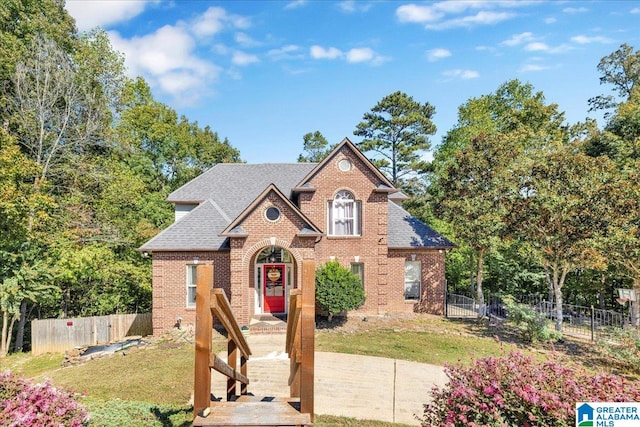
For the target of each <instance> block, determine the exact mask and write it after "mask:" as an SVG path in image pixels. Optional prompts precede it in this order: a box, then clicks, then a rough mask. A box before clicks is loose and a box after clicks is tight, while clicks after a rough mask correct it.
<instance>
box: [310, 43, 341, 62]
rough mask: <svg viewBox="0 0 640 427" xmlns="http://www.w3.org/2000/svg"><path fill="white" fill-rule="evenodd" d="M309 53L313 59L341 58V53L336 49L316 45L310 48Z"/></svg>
mask: <svg viewBox="0 0 640 427" xmlns="http://www.w3.org/2000/svg"><path fill="white" fill-rule="evenodd" d="M309 53H310V54H311V57H312V58H313V59H336V58H340V57H341V56H342V51H341V50H340V49H338V48H335V47H330V48H324V47H322V46H318V45H313V46H311V49H310V52H309Z"/></svg>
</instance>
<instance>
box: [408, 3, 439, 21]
mask: <svg viewBox="0 0 640 427" xmlns="http://www.w3.org/2000/svg"><path fill="white" fill-rule="evenodd" d="M396 16H397V17H398V19H399V20H400V22H417V23H424V22H434V21H437V20H439V19H440V18H442V17H443V16H444V13H442V12H438V11H437V10H435V9H434V7H433V6H418V5H416V4H404V5H402V6H400V7H398V8H397V9H396Z"/></svg>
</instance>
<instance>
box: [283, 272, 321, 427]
mask: <svg viewBox="0 0 640 427" xmlns="http://www.w3.org/2000/svg"><path fill="white" fill-rule="evenodd" d="M315 292H316V291H315V263H314V262H313V261H303V262H302V283H301V287H300V288H299V289H294V290H292V291H291V293H290V295H289V312H288V317H287V338H286V344H285V346H286V347H285V348H286V351H287V353H288V354H289V363H290V374H289V387H290V393H291V397H299V398H300V412H301V413H303V414H309V417H310V419H311V421H313V417H314V415H313V413H314V411H313V409H314V407H313V406H314V393H313V383H314V357H315V356H314V351H315V348H314V347H315V343H314V342H315V341H314V340H315V305H316V299H315Z"/></svg>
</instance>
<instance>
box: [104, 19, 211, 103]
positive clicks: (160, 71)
mask: <svg viewBox="0 0 640 427" xmlns="http://www.w3.org/2000/svg"><path fill="white" fill-rule="evenodd" d="M109 38H110V39H111V43H112V45H113V47H114V49H116V50H118V51H120V52H123V53H124V54H125V64H126V66H127V72H128V74H129V75H130V76H132V77H136V76H142V77H144V78H145V80H147V81H148V82H149V84H150V85H151V86H152V87H154V88H158V89H159V90H160V91H162V92H164V93H167V94H170V95H172V96H173V97H175V98H176V100H177V101H178V102H185V101H186V100H189V101H188V102H191V101H193V100H195V99H197V98H198V96H199V95H202V94H203V93H202V92H203V90H202V88H203V87H207V86H208V85H209V83H211V82H212V81H215V80H216V78H217V77H218V75H219V74H220V68H219V67H217V66H216V65H214V64H212V63H210V62H207V61H204V60H202V59H200V58H198V56H197V55H196V54H195V49H196V43H195V40H194V39H193V37H192V36H191V35H190V34H189V33H188V32H187V30H186V29H185V28H183V27H175V26H170V25H166V26H164V27H162V28H159V29H158V30H157V31H156V32H154V33H150V34H147V35H145V36H142V37H134V38H132V39H124V38H122V37H121V36H120V35H119V34H118V33H116V32H110V33H109Z"/></svg>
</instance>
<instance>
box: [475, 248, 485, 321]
mask: <svg viewBox="0 0 640 427" xmlns="http://www.w3.org/2000/svg"><path fill="white" fill-rule="evenodd" d="M484 251H485V250H484V249H480V250H478V264H477V267H478V269H477V272H478V273H477V275H476V300H477V301H478V304H479V305H480V313H479V316H480V317H482V316H484V315H485V314H486V307H485V305H484V294H483V292H482V263H483V260H484Z"/></svg>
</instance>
